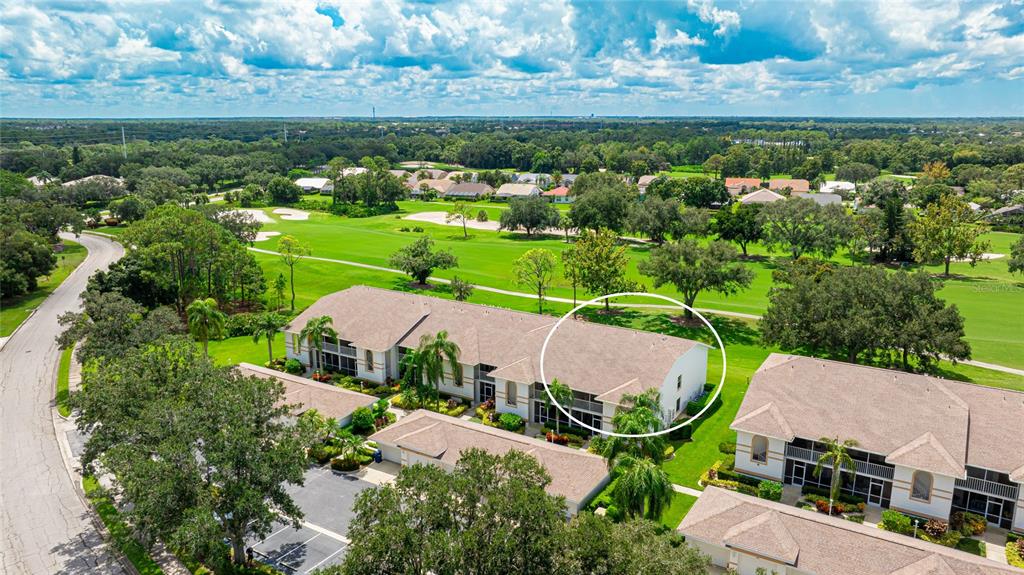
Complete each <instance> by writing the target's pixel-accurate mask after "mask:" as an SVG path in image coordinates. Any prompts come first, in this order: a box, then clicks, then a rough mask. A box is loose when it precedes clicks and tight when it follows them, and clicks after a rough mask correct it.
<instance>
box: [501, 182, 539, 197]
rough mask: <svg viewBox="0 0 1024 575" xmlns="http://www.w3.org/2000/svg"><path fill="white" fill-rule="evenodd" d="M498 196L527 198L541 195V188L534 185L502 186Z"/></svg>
mask: <svg viewBox="0 0 1024 575" xmlns="http://www.w3.org/2000/svg"><path fill="white" fill-rule="evenodd" d="M497 195H498V196H500V197H503V198H506V197H524V198H525V197H527V196H538V195H540V188H538V187H537V186H535V185H533V184H502V185H501V186H500V187H499V188H498V193H497Z"/></svg>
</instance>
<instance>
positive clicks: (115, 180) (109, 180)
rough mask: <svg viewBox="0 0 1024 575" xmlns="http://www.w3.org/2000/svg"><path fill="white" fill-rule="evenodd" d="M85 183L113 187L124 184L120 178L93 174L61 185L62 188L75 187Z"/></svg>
mask: <svg viewBox="0 0 1024 575" xmlns="http://www.w3.org/2000/svg"><path fill="white" fill-rule="evenodd" d="M87 182H107V183H110V184H114V185H122V184H124V180H122V179H121V178H115V177H114V176H107V175H105V174H93V175H91V176H86V177H84V178H80V179H77V180H71V181H70V182H64V183H63V184H61V185H62V186H64V187H68V186H77V185H78V184H84V183H87Z"/></svg>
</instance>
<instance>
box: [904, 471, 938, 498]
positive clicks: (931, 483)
mask: <svg viewBox="0 0 1024 575" xmlns="http://www.w3.org/2000/svg"><path fill="white" fill-rule="evenodd" d="M918 477H921V478H922V479H927V481H928V493H927V495H925V496H924V497H920V496H919V494H918V492H917V479H918ZM933 489H935V476H934V475H932V474H931V473H928V472H927V471H921V470H920V469H918V470H917V471H915V472H914V474H913V475H912V476H911V477H910V498H911V499H913V500H914V501H923V502H925V503H931V500H932V490H933Z"/></svg>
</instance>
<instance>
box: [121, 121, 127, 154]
mask: <svg viewBox="0 0 1024 575" xmlns="http://www.w3.org/2000/svg"><path fill="white" fill-rule="evenodd" d="M121 153H122V154H123V155H124V159H126V160H127V159H128V144H127V143H126V142H125V140H124V126H121Z"/></svg>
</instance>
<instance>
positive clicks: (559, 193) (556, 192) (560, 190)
mask: <svg viewBox="0 0 1024 575" xmlns="http://www.w3.org/2000/svg"><path fill="white" fill-rule="evenodd" d="M541 195H543V196H546V197H552V198H553V197H559V198H561V197H564V196H568V195H569V188H567V187H565V186H558V187H557V188H554V189H552V190H548V191H546V192H544V193H543V194H541Z"/></svg>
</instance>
